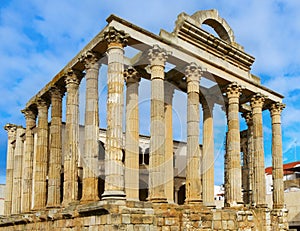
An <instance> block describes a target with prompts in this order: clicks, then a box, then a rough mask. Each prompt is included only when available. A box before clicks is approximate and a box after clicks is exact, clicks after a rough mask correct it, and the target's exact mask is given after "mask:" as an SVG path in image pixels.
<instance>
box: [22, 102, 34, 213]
mask: <svg viewBox="0 0 300 231" xmlns="http://www.w3.org/2000/svg"><path fill="white" fill-rule="evenodd" d="M22 113H23V114H24V116H25V119H26V132H25V137H26V138H25V139H26V147H25V153H24V159H23V169H24V170H23V171H24V172H23V185H22V188H23V200H22V209H21V211H22V212H23V213H25V212H29V211H30V209H31V198H32V171H33V153H34V138H33V131H32V129H33V128H34V127H35V126H36V113H35V112H33V111H32V110H30V109H29V108H26V109H24V110H22Z"/></svg>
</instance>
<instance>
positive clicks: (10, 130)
mask: <svg viewBox="0 0 300 231" xmlns="http://www.w3.org/2000/svg"><path fill="white" fill-rule="evenodd" d="M4 129H5V130H6V131H7V135H8V140H10V141H12V140H15V139H16V131H17V125H15V124H6V125H5V126H4Z"/></svg>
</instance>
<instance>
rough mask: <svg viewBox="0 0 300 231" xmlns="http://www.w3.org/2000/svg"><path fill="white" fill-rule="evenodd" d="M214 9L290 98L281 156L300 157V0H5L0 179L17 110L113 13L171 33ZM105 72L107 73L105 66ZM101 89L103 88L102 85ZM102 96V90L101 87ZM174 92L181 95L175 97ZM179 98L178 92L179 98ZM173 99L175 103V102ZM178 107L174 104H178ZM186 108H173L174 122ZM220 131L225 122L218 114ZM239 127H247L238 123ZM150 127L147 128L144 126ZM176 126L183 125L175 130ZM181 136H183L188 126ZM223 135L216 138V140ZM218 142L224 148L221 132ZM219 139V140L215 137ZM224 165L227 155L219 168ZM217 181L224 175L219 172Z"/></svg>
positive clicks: (0, 15) (272, 84)
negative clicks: (183, 18)
mask: <svg viewBox="0 0 300 231" xmlns="http://www.w3.org/2000/svg"><path fill="white" fill-rule="evenodd" d="M212 8H215V9H217V10H218V11H219V14H220V16H221V17H223V18H225V19H226V21H227V22H228V24H229V25H230V26H231V27H232V29H233V31H234V33H235V37H236V41H237V42H238V43H239V44H241V45H242V46H244V48H245V51H246V52H247V53H249V54H251V55H253V56H254V57H255V58H256V61H255V63H254V65H253V68H252V73H253V74H255V75H258V76H260V77H261V80H262V84H264V85H265V86H267V87H269V88H271V89H273V90H275V91H278V92H279V93H281V94H283V95H284V96H285V99H284V103H286V109H285V110H284V112H283V114H282V122H283V154H284V161H285V162H288V161H294V160H295V159H300V147H299V145H300V133H299V132H298V129H299V128H300V103H299V102H300V84H299V83H300V58H299V57H300V56H299V55H300V46H299V41H300V14H299V11H300V2H299V1H298V0H264V1H260V0H252V1H243V3H241V1H239V0H226V1H224V0H223V1H216V0H201V1H199V0H185V1H183V0H178V1H167V0H164V1H163V0H152V1H138V0H127V1H125V0H100V1H99V0H98V1H97V0H85V1H78V0H43V1H40V0H26V1H23V0H10V1H9V0H1V1H0V54H1V55H0V67H1V68H0V80H1V82H0V93H1V97H0V127H1V129H0V153H1V154H0V183H3V182H5V162H6V160H5V159H6V146H7V134H6V132H5V130H4V129H2V128H3V126H4V125H5V124H6V123H8V122H10V123H14V124H20V125H25V120H24V117H23V115H22V114H21V113H20V110H21V109H23V108H24V106H25V104H26V102H27V101H28V100H29V99H30V98H31V97H32V96H33V95H34V94H36V93H37V92H38V91H39V90H40V89H41V88H42V87H43V86H44V85H45V84H46V83H47V82H48V81H50V80H51V79H52V78H53V76H54V75H55V74H56V73H58V72H59V71H60V70H61V69H62V68H63V67H64V66H65V64H66V63H67V62H68V61H69V60H70V59H71V58H72V57H73V56H75V55H76V54H77V53H78V51H79V50H80V49H81V48H83V47H84V46H85V45H86V44H87V43H88V41H89V40H91V39H92V38H93V37H94V36H95V35H96V34H97V33H98V32H99V31H100V30H101V29H102V28H103V27H104V26H105V25H106V21H105V19H106V18H107V17H108V16H109V15H110V14H116V15H118V16H120V17H122V18H124V19H126V20H128V21H130V22H132V23H134V24H136V25H138V26H140V27H143V28H145V29H146V30H149V31H151V32H153V33H156V34H158V33H159V30H160V29H165V30H167V31H172V30H173V28H174V23H175V21H176V18H177V15H178V14H179V13H181V12H183V11H184V12H186V13H188V14H193V13H194V12H196V11H198V10H205V9H212ZM102 72H103V71H102ZM102 90H103V89H102ZM103 92H104V93H105V89H104V91H103ZM176 97H177V96H176ZM178 97H180V96H178ZM175 104H176V103H175ZM176 108H177V109H176ZM181 108H182V106H181V107H180V105H177V106H176V105H175V110H174V112H175V113H174V115H175V116H174V117H175V119H176V120H177V122H178V121H179V122H178V123H177V124H180V125H182V124H184V121H185V119H181V116H180V114H181V112H182V111H183V110H182V109H181ZM216 120H217V121H221V122H220V123H219V124H218V123H217V124H216V128H217V129H216V133H218V132H220V134H222V132H224V129H225V128H224V126H223V127H222V123H223V122H224V119H222V116H221V115H220V113H218V115H216ZM241 126H242V128H243V127H244V124H243V123H242V124H241ZM146 130H147V129H146ZM177 130H178V129H177ZM179 130H180V131H182V132H181V133H180V134H177V133H176V135H175V136H176V137H175V138H177V139H185V138H184V136H185V127H184V125H182V126H181V127H180V128H179ZM264 136H265V140H266V145H265V153H266V165H270V164H271V157H270V152H271V147H270V139H271V128H270V120H269V112H264ZM219 137H220V136H217V138H219ZM221 137H222V138H221V139H220V140H219V141H218V142H219V145H216V152H220V153H221V151H222V145H220V144H221V143H222V142H223V140H222V139H223V136H221ZM217 138H216V139H217ZM222 165H223V162H222V154H220V155H219V156H218V159H217V161H216V167H217V168H218V169H219V168H221V166H222ZM216 178H217V181H216V182H217V183H221V181H222V173H216Z"/></svg>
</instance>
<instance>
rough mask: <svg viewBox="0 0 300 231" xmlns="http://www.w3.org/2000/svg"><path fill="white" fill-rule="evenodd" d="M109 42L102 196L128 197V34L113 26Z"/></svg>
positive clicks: (107, 39)
mask: <svg viewBox="0 0 300 231" xmlns="http://www.w3.org/2000/svg"><path fill="white" fill-rule="evenodd" d="M104 38H105V40H106V41H107V43H108V49H107V56H108V57H107V58H108V73H107V88H108V92H107V116H106V121H107V131H106V156H105V191H104V193H103V194H102V198H103V199H125V189H124V166H123V163H122V157H123V153H122V146H123V124H122V119H123V105H124V96H123V91H124V76H123V74H124V49H123V48H124V47H125V46H126V44H127V38H128V35H127V34H125V33H124V31H117V30H116V29H115V28H113V27H109V29H108V30H107V31H106V32H105V33H104Z"/></svg>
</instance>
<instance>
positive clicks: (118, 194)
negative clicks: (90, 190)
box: [101, 191, 126, 200]
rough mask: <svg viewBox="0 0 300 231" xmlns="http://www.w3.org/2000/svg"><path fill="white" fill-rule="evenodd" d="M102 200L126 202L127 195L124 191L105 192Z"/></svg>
mask: <svg viewBox="0 0 300 231" xmlns="http://www.w3.org/2000/svg"><path fill="white" fill-rule="evenodd" d="M101 198H102V200H126V194H125V193H124V191H105V192H104V193H103V194H102V196H101Z"/></svg>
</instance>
